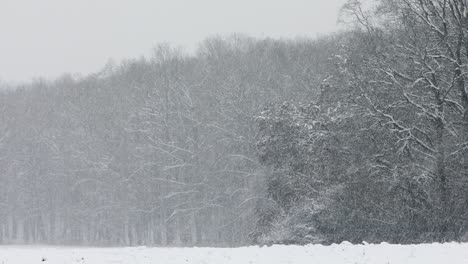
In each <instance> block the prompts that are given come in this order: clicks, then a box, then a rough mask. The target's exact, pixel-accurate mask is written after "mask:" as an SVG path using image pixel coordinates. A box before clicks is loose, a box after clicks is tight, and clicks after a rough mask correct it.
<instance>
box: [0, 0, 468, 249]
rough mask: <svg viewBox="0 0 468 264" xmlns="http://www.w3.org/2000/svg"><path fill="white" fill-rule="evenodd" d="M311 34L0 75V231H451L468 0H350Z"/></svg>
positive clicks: (418, 238) (440, 235) (117, 238)
mask: <svg viewBox="0 0 468 264" xmlns="http://www.w3.org/2000/svg"><path fill="white" fill-rule="evenodd" d="M341 16H342V18H343V20H346V21H347V22H346V23H348V24H349V30H347V31H343V32H340V33H335V34H331V35H329V36H323V37H320V38H317V39H296V40H275V39H255V38H250V37H247V36H243V35H232V36H229V37H212V38H209V39H207V40H205V41H204V42H203V43H201V44H200V46H199V48H198V49H197V51H196V52H195V53H194V54H186V53H184V52H182V51H180V50H178V49H176V48H173V47H171V46H170V45H159V46H157V47H156V48H155V49H154V52H153V55H152V56H151V57H149V58H141V59H135V60H127V61H125V62H122V63H120V64H117V65H116V64H112V63H109V64H107V65H106V66H105V67H104V68H103V69H102V70H101V71H99V72H97V73H95V74H91V75H89V76H86V77H80V78H78V77H73V76H71V75H63V76H62V77H60V78H58V79H56V80H41V79H39V80H35V81H34V82H32V83H30V84H25V85H18V86H15V87H5V89H3V90H2V91H1V92H0V106H1V107H0V184H1V186H2V188H0V242H1V243H21V244H23V243H48V244H79V245H126V246H127V245H128V246H131V245H157V246H193V245H196V246H205V245H210V246H238V245H247V244H252V243H258V244H271V243H286V244H291V243H293V244H306V243H333V242H340V241H344V240H347V241H351V242H357V243H360V242H362V241H367V242H380V241H387V242H398V243H418V242H431V241H453V240H455V241H460V240H463V239H467V235H466V234H467V231H468V160H467V159H468V89H467V88H468V87H467V86H468V83H466V82H467V81H468V79H467V78H468V76H467V72H468V64H467V63H468V4H467V3H466V1H465V0H445V1H434V0H385V1H384V0H382V1H377V2H375V4H374V5H371V6H370V7H367V6H366V7H365V6H363V5H362V4H361V3H360V2H359V1H357V0H350V1H348V3H347V4H346V5H345V6H344V7H343V9H342V12H341Z"/></svg>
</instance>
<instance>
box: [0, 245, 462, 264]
mask: <svg viewBox="0 0 468 264" xmlns="http://www.w3.org/2000/svg"><path fill="white" fill-rule="evenodd" d="M34 263H46V264H76V263H83V264H84V263H86V264H111V263H112V264H117V263H124V264H134V263H135V264H142V263H148V264H150V263H151V264H158V263H162V264H175V263H181V264H186V263H191V264H202V263H203V264H207V263H213V264H224V263H226V264H229V263H232V264H243V263H246V264H247V263H248V264H279V263H294V264H302V263H304V264H305V263H307V264H321V263H324V264H325V263H327V264H328V263H330V264H331V263H333V264H346V263H349V264H355V263H363V264H380V263H382V264H391V263H398V264H403V263H415V264H431V263H438V264H442V263H451V264H454V263H464V264H467V263H468V244H455V243H453V244H424V245H409V246H401V245H389V244H380V245H351V244H349V243H343V244H340V245H331V246H320V245H310V246H271V247H245V248H235V249H227V248H145V247H138V248H72V247H26V246H2V247H0V264H34Z"/></svg>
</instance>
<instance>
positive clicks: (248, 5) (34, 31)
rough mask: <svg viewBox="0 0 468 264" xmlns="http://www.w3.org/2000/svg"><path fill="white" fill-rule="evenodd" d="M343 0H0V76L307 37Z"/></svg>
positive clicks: (332, 20) (332, 25) (333, 16)
mask: <svg viewBox="0 0 468 264" xmlns="http://www.w3.org/2000/svg"><path fill="white" fill-rule="evenodd" d="M344 2H345V0H0V80H2V81H6V82H19V81H27V80H29V79H31V78H34V77H39V76H42V77H46V78H54V77H57V76H59V75H60V74H62V73H64V72H72V73H82V74H88V73H90V72H94V71H97V70H99V69H100V68H101V67H102V66H104V64H105V63H106V62H107V61H108V60H109V58H113V59H115V60H117V61H119V60H121V59H123V58H135V57H139V56H142V55H146V54H149V53H150V51H151V48H152V47H153V46H154V45H155V44H157V43H161V42H169V43H172V44H175V45H180V46H182V47H185V49H187V50H193V49H195V47H196V46H197V44H198V43H199V42H200V41H202V40H203V39H205V38H206V37H209V36H212V35H214V34H229V33H234V32H236V33H246V34H248V35H251V36H257V37H285V38H294V37H297V36H302V37H303V36H310V37H315V36H317V35H320V34H324V33H327V32H330V31H334V30H336V29H337V27H338V26H337V24H336V22H337V13H338V11H339V8H340V6H341V5H342V4H343V3H344Z"/></svg>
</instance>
